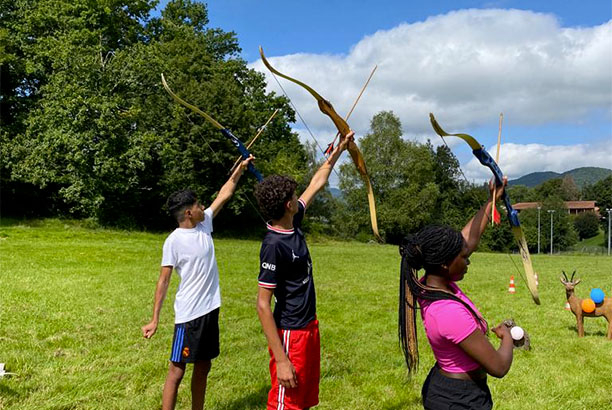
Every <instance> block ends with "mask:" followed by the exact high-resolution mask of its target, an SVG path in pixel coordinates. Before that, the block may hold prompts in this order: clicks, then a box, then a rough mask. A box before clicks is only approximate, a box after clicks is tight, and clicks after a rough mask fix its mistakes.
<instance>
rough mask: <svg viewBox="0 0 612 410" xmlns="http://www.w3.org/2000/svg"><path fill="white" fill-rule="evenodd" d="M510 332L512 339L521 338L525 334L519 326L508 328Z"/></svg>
mask: <svg viewBox="0 0 612 410" xmlns="http://www.w3.org/2000/svg"><path fill="white" fill-rule="evenodd" d="M510 334H511V335H512V339H513V340H521V339H522V338H523V337H524V336H525V331H524V330H523V328H522V327H520V326H514V327H513V328H512V329H510Z"/></svg>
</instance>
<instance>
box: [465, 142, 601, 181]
mask: <svg viewBox="0 0 612 410" xmlns="http://www.w3.org/2000/svg"><path fill="white" fill-rule="evenodd" d="M495 149H496V147H491V148H490V149H489V150H488V151H489V152H490V153H493V152H495V151H494V150H495ZM500 151H501V153H502V155H501V158H500V161H499V165H500V168H501V169H502V171H503V172H504V174H505V175H507V176H508V179H516V178H520V177H521V176H523V175H526V174H529V173H531V172H539V171H554V172H559V173H562V172H565V171H568V170H571V169H574V168H580V167H602V168H612V143H611V141H609V140H608V141H603V142H600V143H597V144H578V145H553V146H551V145H543V144H525V145H521V144H502V145H501V148H500ZM463 169H464V173H465V175H466V177H467V178H468V179H469V180H470V181H472V180H476V181H484V180H487V179H489V178H491V171H490V170H489V169H488V168H485V167H484V166H483V165H481V164H480V162H478V160H477V159H476V158H474V159H472V160H470V162H469V163H468V164H467V165H465V166H464V167H463Z"/></svg>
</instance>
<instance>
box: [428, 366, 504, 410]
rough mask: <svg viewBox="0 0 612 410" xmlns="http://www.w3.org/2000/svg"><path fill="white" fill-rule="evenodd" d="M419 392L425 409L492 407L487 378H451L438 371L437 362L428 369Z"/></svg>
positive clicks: (488, 409) (487, 409) (443, 409)
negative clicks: (473, 379) (475, 379)
mask: <svg viewBox="0 0 612 410" xmlns="http://www.w3.org/2000/svg"><path fill="white" fill-rule="evenodd" d="M421 393H422V395H423V407H424V408H425V409H431V410H450V409H453V410H454V409H466V410H468V409H483V410H484V409H486V410H490V409H491V408H493V399H492V398H491V391H490V390H489V386H487V379H483V380H479V381H477V382H475V381H472V380H459V379H451V378H450V377H446V376H444V375H443V374H441V373H440V369H439V367H438V365H437V364H436V365H434V367H432V368H431V370H430V371H429V375H428V376H427V379H426V380H425V383H424V384H423V389H422V391H421Z"/></svg>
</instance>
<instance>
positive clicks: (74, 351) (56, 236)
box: [0, 220, 612, 410]
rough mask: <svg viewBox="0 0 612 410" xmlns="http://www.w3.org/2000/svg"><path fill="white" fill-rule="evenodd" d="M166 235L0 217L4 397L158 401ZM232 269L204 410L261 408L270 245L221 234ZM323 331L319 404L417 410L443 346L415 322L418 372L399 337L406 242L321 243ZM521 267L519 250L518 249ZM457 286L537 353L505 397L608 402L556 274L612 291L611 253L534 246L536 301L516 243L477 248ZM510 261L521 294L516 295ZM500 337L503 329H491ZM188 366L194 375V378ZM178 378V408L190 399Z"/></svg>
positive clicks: (542, 404) (7, 400)
mask: <svg viewBox="0 0 612 410" xmlns="http://www.w3.org/2000/svg"><path fill="white" fill-rule="evenodd" d="M164 238H165V235H164V234H151V233H134V232H122V231H110V230H92V229H85V228H82V227H80V226H79V225H78V224H73V223H68V222H63V221H57V220H50V221H44V222H41V223H28V224H27V225H24V224H13V225H11V226H7V225H6V223H5V226H2V227H1V228H0V262H1V265H0V272H1V273H0V290H1V296H0V362H3V363H6V367H7V370H8V371H11V372H15V373H17V375H16V376H12V377H6V378H3V379H0V408H3V409H24V410H28V409H37V410H38V409H157V408H159V407H160V402H161V389H162V384H163V381H164V378H165V375H166V369H167V358H168V356H169V351H170V343H171V337H172V334H171V333H172V327H173V310H172V302H173V298H174V292H175V289H176V285H177V277H176V275H175V277H174V278H173V281H172V285H171V289H170V291H169V296H168V298H167V299H166V303H165V305H164V309H163V312H162V320H161V323H160V327H159V329H158V333H157V334H156V335H155V336H154V337H153V339H151V340H144V339H143V338H142V336H141V332H140V327H141V326H142V325H143V324H145V323H147V322H148V320H149V319H150V315H151V310H152V304H153V293H154V288H155V283H156V280H157V277H158V273H159V262H160V258H161V246H162V243H163V240H164ZM215 244H216V250H217V261H218V264H219V269H220V272H221V290H222V297H223V306H222V309H221V319H220V321H221V323H220V325H221V355H220V357H219V358H218V359H216V360H215V361H214V363H213V369H212V371H211V374H210V378H209V390H208V395H207V408H208V409H225V410H230V409H233V410H243V409H264V408H265V401H266V395H267V389H268V385H269V380H268V370H267V365H268V352H267V348H266V341H265V337H264V335H263V333H262V331H261V328H260V325H259V322H258V319H257V314H256V312H255V295H256V292H257V272H258V255H259V243H258V242H257V241H246V240H230V239H217V240H215ZM310 250H311V253H312V258H313V262H314V272H315V283H316V286H317V298H318V316H319V320H320V323H321V324H320V329H321V338H322V369H321V373H322V374H321V394H320V400H321V402H320V405H319V407H318V408H320V409H352V410H353V409H364V410H365V409H368V410H369V409H387V410H392V409H418V408H421V404H420V389H421V385H422V383H423V380H424V378H425V376H426V374H427V371H428V370H429V368H430V367H431V365H432V364H433V356H432V354H431V350H430V348H429V345H428V344H427V340H426V339H425V337H424V334H423V332H422V328H421V329H419V331H420V334H419V347H420V353H421V362H420V367H419V371H418V373H417V374H416V375H414V376H413V377H412V378H409V377H408V376H407V373H406V370H405V365H404V363H403V357H402V354H401V351H400V348H399V344H398V341H397V294H398V273H399V255H398V251H397V247H395V246H387V245H385V246H380V245H368V244H362V243H337V242H320V243H311V244H310ZM513 258H514V261H515V263H516V264H517V265H519V266H520V260H519V258H518V256H516V255H515V256H513ZM471 262H472V264H471V265H470V270H469V272H468V274H467V275H466V278H465V280H464V281H463V282H462V283H461V286H462V288H463V289H464V291H466V293H467V294H468V295H469V296H470V297H471V298H472V299H473V300H474V302H475V303H476V305H477V306H478V307H479V308H480V310H481V312H482V313H483V314H484V316H485V318H486V319H487V320H488V321H489V324H490V325H495V324H497V323H498V322H500V321H501V320H503V319H505V318H508V317H512V318H514V319H515V320H516V322H517V323H518V324H519V325H521V326H522V327H523V328H525V329H526V330H527V331H528V332H529V334H530V336H531V343H532V346H533V350H532V351H530V352H525V351H516V354H515V356H514V362H513V365H512V368H511V370H510V373H509V374H508V375H507V376H506V377H504V378H503V379H494V378H490V379H489V385H490V387H491V390H492V393H493V399H494V401H495V403H496V406H495V408H497V409H603V408H611V407H612V371H611V369H612V341H610V340H607V339H606V337H605V332H606V329H607V322H606V321H605V319H603V318H596V319H589V318H587V319H586V320H585V331H586V337H584V338H582V339H579V338H578V337H577V335H576V323H575V319H574V316H573V315H572V314H571V313H570V312H568V311H565V310H564V304H565V292H564V290H563V287H562V285H561V284H560V283H559V279H558V278H559V274H560V273H561V270H562V269H564V270H565V271H566V272H568V271H569V272H571V271H573V270H574V269H577V271H578V273H577V275H578V276H579V277H581V278H582V283H581V284H580V285H579V286H578V288H577V291H578V294H579V295H580V296H583V297H584V296H587V295H588V292H589V291H590V289H591V287H601V288H603V289H604V291H605V292H606V295H607V296H610V295H612V258H608V257H603V256H553V257H550V256H547V255H542V256H536V257H534V266H535V268H536V270H537V271H538V273H539V279H540V295H541V299H542V305H541V306H536V305H535V304H534V303H533V302H532V301H531V298H530V296H529V294H528V292H527V290H526V286H525V283H524V282H523V281H522V280H521V278H520V277H518V276H519V275H518V273H517V271H516V269H515V268H514V265H513V264H512V262H511V260H510V258H509V256H508V255H501V254H484V253H476V254H475V255H473V256H472V258H471ZM512 274H514V275H515V279H516V283H517V285H516V286H517V293H516V294H514V295H511V294H509V293H508V291H507V290H508V283H509V279H510V275H512ZM491 338H492V340H493V343H494V345H495V346H497V345H498V342H497V341H496V340H495V336H494V335H491ZM186 378H187V379H186V380H185V381H188V380H189V378H190V373H188V374H187V375H186ZM185 381H184V382H183V385H182V386H181V389H180V391H179V399H178V406H177V408H182V409H186V408H190V390H189V383H188V382H187V383H186V382H185Z"/></svg>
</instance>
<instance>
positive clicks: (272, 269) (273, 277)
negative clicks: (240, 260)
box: [259, 200, 316, 329]
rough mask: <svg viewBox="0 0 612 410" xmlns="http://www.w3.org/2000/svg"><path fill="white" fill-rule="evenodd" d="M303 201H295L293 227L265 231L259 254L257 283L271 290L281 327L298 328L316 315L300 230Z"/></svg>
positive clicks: (313, 294)
mask: <svg viewBox="0 0 612 410" xmlns="http://www.w3.org/2000/svg"><path fill="white" fill-rule="evenodd" d="M304 212H305V207H304V203H303V202H302V201H301V200H300V201H298V212H297V213H296V214H295V216H294V217H293V229H277V228H274V227H272V226H270V225H268V232H267V233H266V236H265V237H264V240H263V242H262V244H261V251H260V254H259V260H260V270H259V286H261V287H263V288H267V289H274V298H275V300H276V303H275V306H274V320H275V322H276V326H277V327H278V328H280V329H300V328H303V327H305V326H306V325H307V324H308V323H309V322H310V321H312V320H314V319H315V316H316V296H315V288H314V281H313V278H312V261H311V259H310V252H309V251H308V246H307V245H306V240H305V238H304V233H303V232H302V230H301V226H302V220H303V219H304Z"/></svg>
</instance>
